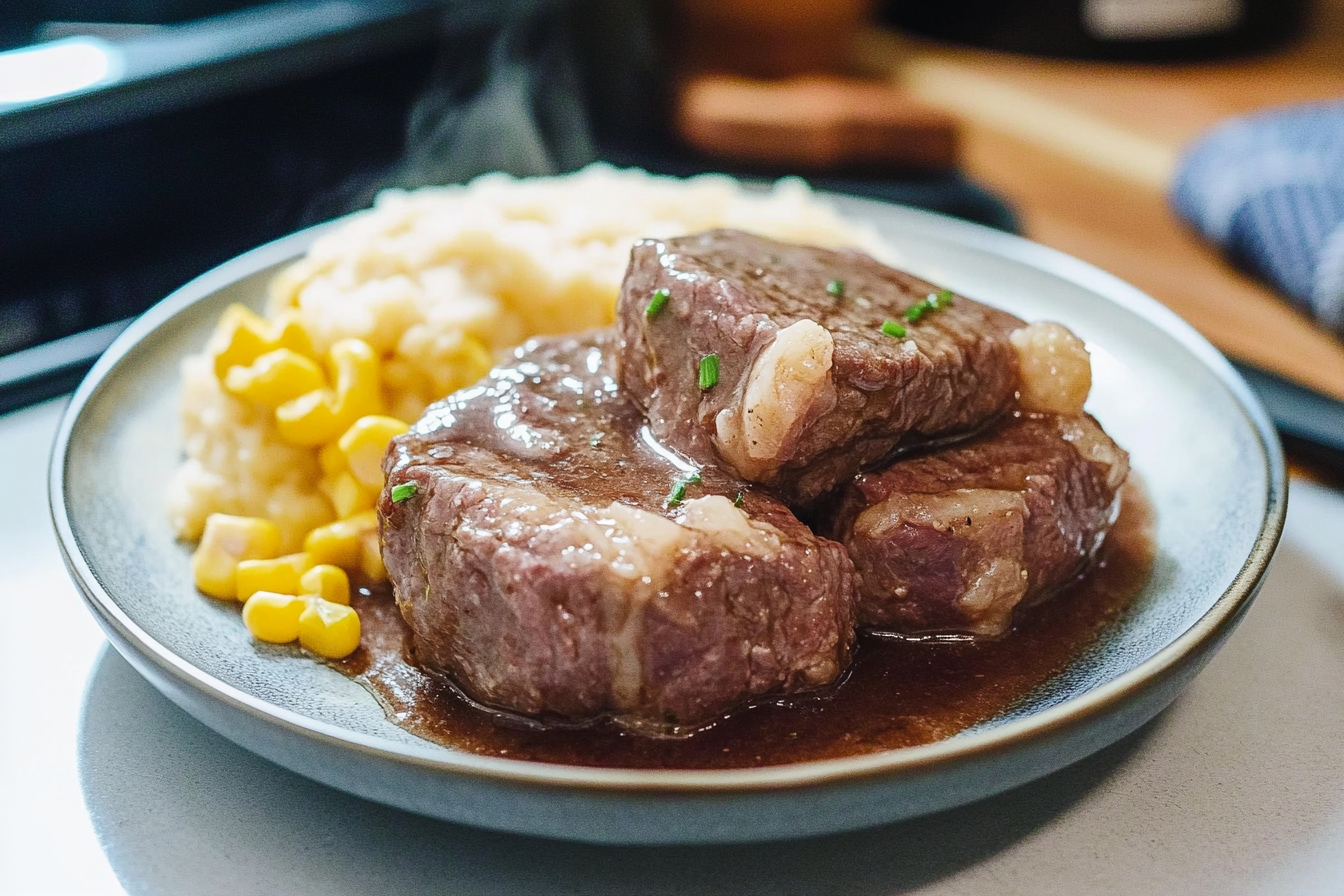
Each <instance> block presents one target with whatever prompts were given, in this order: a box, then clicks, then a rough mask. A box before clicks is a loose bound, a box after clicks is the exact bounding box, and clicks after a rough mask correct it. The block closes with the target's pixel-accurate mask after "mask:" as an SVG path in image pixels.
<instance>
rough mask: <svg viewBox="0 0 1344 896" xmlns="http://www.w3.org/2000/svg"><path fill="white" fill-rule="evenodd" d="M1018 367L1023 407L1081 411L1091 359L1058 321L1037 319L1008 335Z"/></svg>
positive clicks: (1053, 411)
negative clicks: (1015, 350) (1015, 354)
mask: <svg viewBox="0 0 1344 896" xmlns="http://www.w3.org/2000/svg"><path fill="white" fill-rule="evenodd" d="M1008 338H1009V339H1010V340H1011V341H1012V343H1013V347H1014V348H1015V349H1017V363H1018V368H1019V370H1020V371H1021V380H1020V383H1019V385H1018V396H1019V401H1020V402H1021V405H1022V407H1023V409H1024V410H1028V411H1041V412H1044V413H1050V414H1081V413H1082V412H1083V405H1084V404H1085V403H1086V402H1087V394H1088V393H1089V392H1090V391H1092V361H1091V359H1090V358H1089V357H1088V354H1087V346H1086V345H1084V344H1083V340H1081V339H1079V338H1078V337H1077V336H1075V335H1073V333H1072V332H1070V331H1069V329H1068V328H1067V327H1065V326H1063V325H1062V324H1057V323H1051V322H1049V321H1038V322H1036V323H1033V324H1028V325H1027V326H1025V327H1023V328H1022V329H1020V330H1014V331H1013V332H1012V333H1011V334H1010V335H1009V337H1008Z"/></svg>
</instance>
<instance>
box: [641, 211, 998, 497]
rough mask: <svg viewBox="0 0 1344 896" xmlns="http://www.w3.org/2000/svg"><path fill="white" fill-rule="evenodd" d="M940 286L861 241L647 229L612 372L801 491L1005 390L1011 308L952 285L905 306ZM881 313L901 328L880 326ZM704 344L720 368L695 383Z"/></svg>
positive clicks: (655, 414)
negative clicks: (940, 301)
mask: <svg viewBox="0 0 1344 896" xmlns="http://www.w3.org/2000/svg"><path fill="white" fill-rule="evenodd" d="M832 281H835V282H836V283H837V284H843V290H841V289H840V288H839V287H838V286H833V287H831V288H830V290H829V291H828V285H829V284H831V283H832ZM661 289H665V290H667V291H668V301H667V303H666V305H665V306H664V307H663V308H662V310H661V311H659V312H658V313H656V314H650V313H649V312H648V308H649V303H650V300H651V298H652V296H653V295H654V293H655V292H656V291H658V290H661ZM833 293H842V294H840V295H834V294H833ZM936 293H938V288H937V287H935V286H934V285H933V284H930V283H926V282H925V281H923V280H920V279H919V278H917V277H914V276H911V275H910V274H905V273H902V272H900V271H895V270H892V269H891V268H888V267H886V266H885V265H882V264H880V263H878V262H877V261H874V260H873V259H872V258H870V257H868V256H867V255H864V254H862V253H860V252H857V251H850V250H842V251H832V250H829V249H817V248H811V247H806V246H794V245H789V244H786V243H778V242H775V241H773V240H768V239H764V238H762V237H759V236H754V235H752V234H748V233H741V232H739V231H734V230H711V231H707V232H705V233H700V234H695V235H692V236H684V237H678V238H675V239H669V240H645V241H643V242H640V243H638V244H636V246H635V248H634V250H633V252H632V253H631V256H630V267H629V269H628V271H627V272H626V277H625V282H624V284H623V285H622V287H621V296H620V302H619V305H618V309H617V325H618V327H619V328H620V333H621V384H622V386H623V387H624V388H625V389H626V390H627V391H628V392H629V394H630V395H631V396H633V397H634V399H635V400H636V401H638V402H639V403H640V404H641V405H642V406H643V407H644V408H645V409H646V410H647V411H648V415H649V422H650V424H651V426H652V429H653V432H654V434H655V435H657V436H658V437H659V438H660V439H662V440H663V441H664V442H666V443H667V444H670V445H672V446H674V447H676V448H677V449H678V450H680V451H682V452H684V453H685V454H686V455H687V456H689V457H691V458H693V459H695V460H696V461H698V462H700V463H711V462H714V461H715V460H716V459H718V458H722V460H723V461H725V462H727V464H728V465H729V466H730V467H732V468H733V469H735V470H736V471H737V472H738V474H740V475H741V476H742V477H743V478H746V479H749V480H751V481H753V482H761V483H765V484H767V485H770V486H773V487H774V488H775V489H776V490H777V491H778V492H779V493H780V494H781V495H782V496H783V497H784V499H785V500H786V501H788V502H789V503H790V504H791V505H792V506H795V507H806V506H808V505H810V504H812V503H813V502H815V501H816V499H817V498H819V497H820V496H822V495H824V494H826V493H827V492H829V491H831V490H832V489H833V488H835V487H836V486H837V485H839V484H841V483H843V482H845V481H847V480H848V479H850V478H851V477H852V476H854V474H856V473H858V472H859V471H860V470H862V469H865V468H866V467H868V466H870V465H872V464H873V463H874V462H877V461H880V460H881V459H882V458H883V457H884V456H886V455H887V454H888V453H889V452H890V451H891V450H892V449H893V448H894V447H895V446H897V445H898V444H902V443H905V444H909V443H912V442H918V441H921V440H925V439H929V438H933V437H940V436H946V435H949V434H956V433H962V432H966V431H969V430H972V429H974V428H976V427H978V426H979V425H981V424H982V423H984V422H985V421H986V420H988V419H990V418H992V417H994V416H995V415H997V414H999V413H1001V412H1003V411H1004V410H1005V409H1006V408H1007V407H1008V406H1009V404H1010V403H1011V402H1012V400H1013V394H1014V390H1015V389H1016V386H1017V378H1018V363H1017V354H1016V352H1015V350H1014V348H1013V346H1012V345H1011V344H1010V342H1009V340H1008V336H1009V334H1010V333H1011V332H1012V331H1014V330H1016V329H1018V328H1019V327H1021V326H1023V323H1022V321H1020V320H1019V319H1017V318H1016V317H1014V316H1013V315H1011V314H1008V313H1006V312H1004V311H999V310H996V309H994V308H989V307H986V306H984V305H981V304H979V303H977V302H974V301H971V300H970V299H965V298H961V297H957V298H955V299H954V300H953V302H952V304H951V305H950V306H948V307H944V308H941V309H940V310H938V311H935V312H933V313H929V314H925V315H924V316H923V317H922V318H920V319H919V320H918V321H917V322H910V321H907V320H906V319H905V318H904V317H903V314H904V312H905V311H906V310H907V309H908V308H910V307H911V306H913V305H915V304H916V303H918V302H923V301H925V300H926V299H927V298H928V297H929V296H930V295H933V294H936ZM888 320H892V321H895V322H897V323H899V324H900V325H901V326H904V327H905V329H906V331H907V333H906V335H905V336H904V337H896V336H891V335H888V334H886V333H884V332H882V325H883V323H884V322H886V321H888ZM711 354H713V355H717V357H718V382H717V383H716V384H715V385H714V386H713V387H711V388H708V389H701V388H700V384H699V382H698V373H699V366H700V362H701V359H702V358H704V357H705V356H707V355H711Z"/></svg>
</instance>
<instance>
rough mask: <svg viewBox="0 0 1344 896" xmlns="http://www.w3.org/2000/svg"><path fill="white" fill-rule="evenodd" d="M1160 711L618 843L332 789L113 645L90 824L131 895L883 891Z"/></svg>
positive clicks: (84, 735) (1114, 763) (95, 692)
mask: <svg viewBox="0 0 1344 896" xmlns="http://www.w3.org/2000/svg"><path fill="white" fill-rule="evenodd" d="M1178 704H1179V701H1178ZM1163 718H1165V716H1159V717H1158V719H1157V720H1156V721H1155V722H1153V723H1150V724H1149V725H1148V726H1146V727H1145V728H1142V729H1140V730H1139V732H1138V733H1136V734H1134V735H1131V736H1130V737H1128V738H1126V739H1124V740H1122V741H1120V742H1119V743H1117V744H1115V745H1113V746H1111V747H1108V748H1106V749H1104V750H1102V751H1101V752H1099V753H1097V754H1094V755H1093V756H1091V757H1089V758H1087V759H1085V760H1083V761H1081V762H1079V763H1077V764H1076V765H1074V766H1071V767H1069V768H1067V769H1065V770H1063V771H1061V772H1057V773H1056V774H1054V775H1051V776H1049V777H1046V778H1044V779H1041V780H1039V781H1036V782H1034V783H1032V784H1029V785H1026V786H1024V787H1021V788H1018V789H1017V790H1013V791H1009V792H1008V793H1006V794H1001V795H999V796H996V797H991V798H989V799H987V800H984V801H981V802H979V803H974V804H971V805H970V806H965V807H962V808H959V809H954V810H950V811H947V812H943V813H939V814H937V815H932V816H927V817H925V818H922V819H914V820H913V821H908V822H903V823H897V824H893V825H886V826H883V827H878V828H873V829H869V830H865V831H857V832H852V833H848V834H840V835H832V836H826V837H818V838H812V839H808V840H794V841H786V842H778V843H763V844H754V845H742V846H674V847H608V846H594V845H587V844H579V843H566V842H562V841H552V840H545V839H540V838H533V837H525V836H520V835H514V834H506V833H498V832H493V831H485V830H479V829H475V828H470V827H465V826H462V825H456V824H452V823H449V822H443V821H438V820H435V819H430V818H425V817H421V816H417V815H412V814H410V813H406V812H403V811H400V810H398V809H393V808H390V807H387V806H383V805H379V804H376V803H372V802H366V801H364V800H362V799H359V798H358V797H354V796H350V795H348V794H345V793H342V792H340V791H337V790H333V789H330V788H327V787H325V786H324V785H321V784H318V783H316V782H313V781H310V780H308V779H306V778H303V777H301V776H299V775H296V774H294V773H292V772H289V771H287V770H285V769H283V768H281V767H279V766H277V765H273V764H271V763H269V762H267V761H266V760H264V759H261V758H259V757H257V756H256V755H254V754H252V753H249V752H247V751H246V750H243V749H242V748H241V747H238V746H237V745H235V744H233V743H232V742H230V741H228V740H227V739H225V738H223V737H221V736H220V735H218V734H216V733H214V732H213V731H211V730H210V729H208V728H206V727H205V726H203V725H201V724H200V723H199V722H197V721H196V720H195V719H193V718H191V717H190V716H189V715H187V714H186V713H185V712H183V711H182V710H180V709H178V708H177V707H176V706H174V705H173V704H172V703H171V702H170V701H169V700H168V699H167V698H165V697H164V696H162V695H161V694H160V693H159V692H158V691H156V690H155V689H154V688H153V686H151V685H150V684H149V683H148V682H146V681H145V680H144V679H143V678H141V677H140V675H139V673H137V672H136V671H135V670H134V669H133V668H131V666H130V665H129V664H127V662H126V661H125V660H124V659H122V658H121V656H120V655H119V654H117V653H116V652H115V651H114V650H112V649H111V648H106V647H105V648H104V649H103V652H102V654H101V656H100V657H99V659H98V661H97V663H96V664H95V666H94V669H93V672H92V674H91V676H90V680H89V683H88V686H87V690H86V693H85V701H84V707H83V714H82V718H81V726H80V745H79V760H80V775H81V784H82V786H83V789H84V797H85V801H86V803H87V805H88V808H89V811H90V814H91V815H92V818H93V822H94V826H95V829H96V830H97V831H98V835H99V838H100V839H101V841H102V843H103V847H104V849H105V850H106V851H107V853H108V857H109V859H110V861H111V864H112V866H113V869H114V870H115V871H116V873H117V875H118V877H119V878H120V879H121V881H122V884H123V886H125V887H126V888H127V890H128V892H130V893H132V894H136V896H139V894H142V893H143V894H151V893H153V894H157V893H165V894H167V893H185V892H191V893H195V894H198V896H209V894H213V893H219V894H229V896H239V894H250V893H258V894H261V893H273V892H286V893H292V894H301V893H309V892H311V893H314V894H318V893H320V894H324V896H338V894H345V893H350V894H364V893H370V892H386V893H399V892H417V893H427V894H428V893H439V892H443V893H449V892H451V893H455V894H456V893H472V894H495V893H556V894H558V893H583V894H601V893H678V894H689V893H701V892H704V893H710V892H714V893H720V892H731V893H737V894H749V893H762V894H765V893H769V894H780V893H794V892H798V893H814V892H844V893H853V894H861V893H891V892H902V891H906V890H911V889H915V888H917V887H920V886H922V885H924V884H928V883H930V882H932V881H935V880H938V879H941V878H944V877H946V876H948V875H952V874H955V873H956V872H959V871H961V870H963V869H965V868H966V867H968V866H971V865H974V864H975V863H977V862H980V861H982V860H984V859H985V858H987V857H989V856H992V855H994V854H995V853H997V852H999V851H1000V850H1002V849H1004V848H1005V847H1007V846H1008V845H1010V844H1012V843H1014V842H1016V841H1018V840H1020V839H1022V838H1024V837H1026V836H1027V835H1028V834H1030V833H1031V832H1032V831H1034V830H1035V829H1037V828H1039V827H1041V826H1042V825H1045V824H1047V823H1048V822H1049V821H1050V820H1051V819H1053V818H1055V817H1056V816H1058V815H1060V814H1061V813H1063V812H1065V811H1066V810H1067V809H1068V808H1069V807H1070V806H1071V805H1073V804H1074V803H1076V802H1077V801H1079V800H1080V799H1081V798H1082V797H1083V796H1084V795H1086V794H1087V793H1088V792H1089V791H1090V790H1092V789H1093V788H1094V787H1096V786H1097V785H1099V784H1100V783H1101V782H1102V781H1104V780H1105V779H1106V778H1107V777H1108V776H1110V775H1111V773H1112V772H1113V771H1114V770H1115V769H1116V768H1117V767H1119V766H1120V765H1122V764H1123V763H1124V762H1125V761H1126V759H1127V758H1128V757H1129V756H1130V755H1131V754H1132V753H1133V752H1134V751H1135V750H1136V749H1137V748H1138V747H1139V745H1140V744H1141V743H1142V742H1143V741H1144V740H1145V739H1146V738H1147V737H1148V736H1149V735H1150V734H1151V733H1152V732H1153V731H1154V730H1155V729H1157V728H1160V727H1161V726H1162V724H1163V721H1162V720H1163Z"/></svg>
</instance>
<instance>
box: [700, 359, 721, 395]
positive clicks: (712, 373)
mask: <svg viewBox="0 0 1344 896" xmlns="http://www.w3.org/2000/svg"><path fill="white" fill-rule="evenodd" d="M718 381H719V356H718V355H705V356H704V357H703V358H701V359H700V390H701V391H702V392H703V391H704V390H706V389H713V388H714V386H715V385H716V384H717V383H718Z"/></svg>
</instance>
